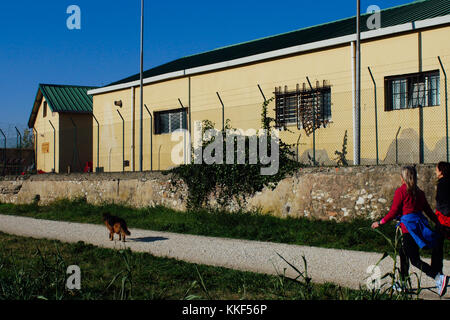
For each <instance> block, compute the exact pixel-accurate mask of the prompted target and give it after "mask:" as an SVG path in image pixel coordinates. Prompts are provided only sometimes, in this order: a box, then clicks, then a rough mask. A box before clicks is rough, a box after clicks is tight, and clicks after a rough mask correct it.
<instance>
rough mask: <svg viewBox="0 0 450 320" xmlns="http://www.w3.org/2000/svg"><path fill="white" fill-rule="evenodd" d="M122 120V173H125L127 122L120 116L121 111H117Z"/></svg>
mask: <svg viewBox="0 0 450 320" xmlns="http://www.w3.org/2000/svg"><path fill="white" fill-rule="evenodd" d="M116 111H117V113H118V114H119V116H120V118H121V119H122V171H125V120H124V119H123V117H122V115H121V114H120V111H119V110H116Z"/></svg>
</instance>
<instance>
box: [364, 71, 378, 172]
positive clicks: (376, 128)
mask: <svg viewBox="0 0 450 320" xmlns="http://www.w3.org/2000/svg"><path fill="white" fill-rule="evenodd" d="M367 68H368V69H369V73H370V77H371V78H372V82H373V87H374V96H375V141H376V148H377V165H378V164H379V155H378V106H377V83H376V82H375V79H374V77H373V74H372V70H370V67H367Z"/></svg>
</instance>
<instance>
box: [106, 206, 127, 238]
mask: <svg viewBox="0 0 450 320" xmlns="http://www.w3.org/2000/svg"><path fill="white" fill-rule="evenodd" d="M103 222H104V223H105V225H106V227H107V228H108V230H109V240H111V241H113V240H114V233H117V234H118V235H119V241H120V240H122V241H123V242H125V235H127V236H129V235H131V233H130V231H128V228H127V223H126V222H125V220H123V219H121V218H119V217H116V216H112V215H110V214H109V213H104V214H103ZM122 237H123V239H122Z"/></svg>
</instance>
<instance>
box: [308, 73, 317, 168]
mask: <svg viewBox="0 0 450 320" xmlns="http://www.w3.org/2000/svg"><path fill="white" fill-rule="evenodd" d="M306 80H308V84H309V87H310V88H311V91H314V89H313V87H312V85H311V81H309V78H308V77H306ZM313 94H314V93H313ZM312 109H313V163H314V166H315V165H316V105H315V96H314V102H313V108H312Z"/></svg>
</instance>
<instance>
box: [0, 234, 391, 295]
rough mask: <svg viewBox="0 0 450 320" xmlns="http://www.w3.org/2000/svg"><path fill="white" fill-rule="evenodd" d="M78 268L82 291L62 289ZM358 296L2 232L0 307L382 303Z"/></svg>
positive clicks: (329, 288) (280, 278)
mask: <svg viewBox="0 0 450 320" xmlns="http://www.w3.org/2000/svg"><path fill="white" fill-rule="evenodd" d="M69 265H78V266H79V267H80V269H81V290H67V289H66V288H65V281H66V276H67V275H66V268H67V266H69ZM387 298H388V296H387V295H384V294H378V293H374V292H370V291H364V290H350V289H346V288H342V287H339V286H336V285H333V284H324V285H318V284H313V283H311V282H309V281H303V282H299V281H292V280H290V279H287V278H286V277H283V276H282V275H280V276H269V275H262V274H255V273H251V272H242V271H235V270H231V269H226V268H219V267H210V266H203V265H197V264H190V263H186V262H182V261H178V260H174V259H167V258H159V257H154V256H152V255H150V254H147V253H135V252H131V251H130V250H113V249H104V248H98V247H95V246H93V245H89V244H85V243H83V242H78V243H75V244H68V243H62V242H59V241H54V240H45V239H33V238H25V237H19V236H12V235H7V234H4V233H0V300H29V299H32V300H34V299H48V300H66V299H67V300H89V299H98V300H108V299H139V300H144V299H145V300H147V299H149V300H163V299H164V300H178V299H212V300H214V299H217V300H238V299H246V300H252V299H258V300H289V299H308V300H314V299H320V300H326V299H333V300H360V299H387Z"/></svg>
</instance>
